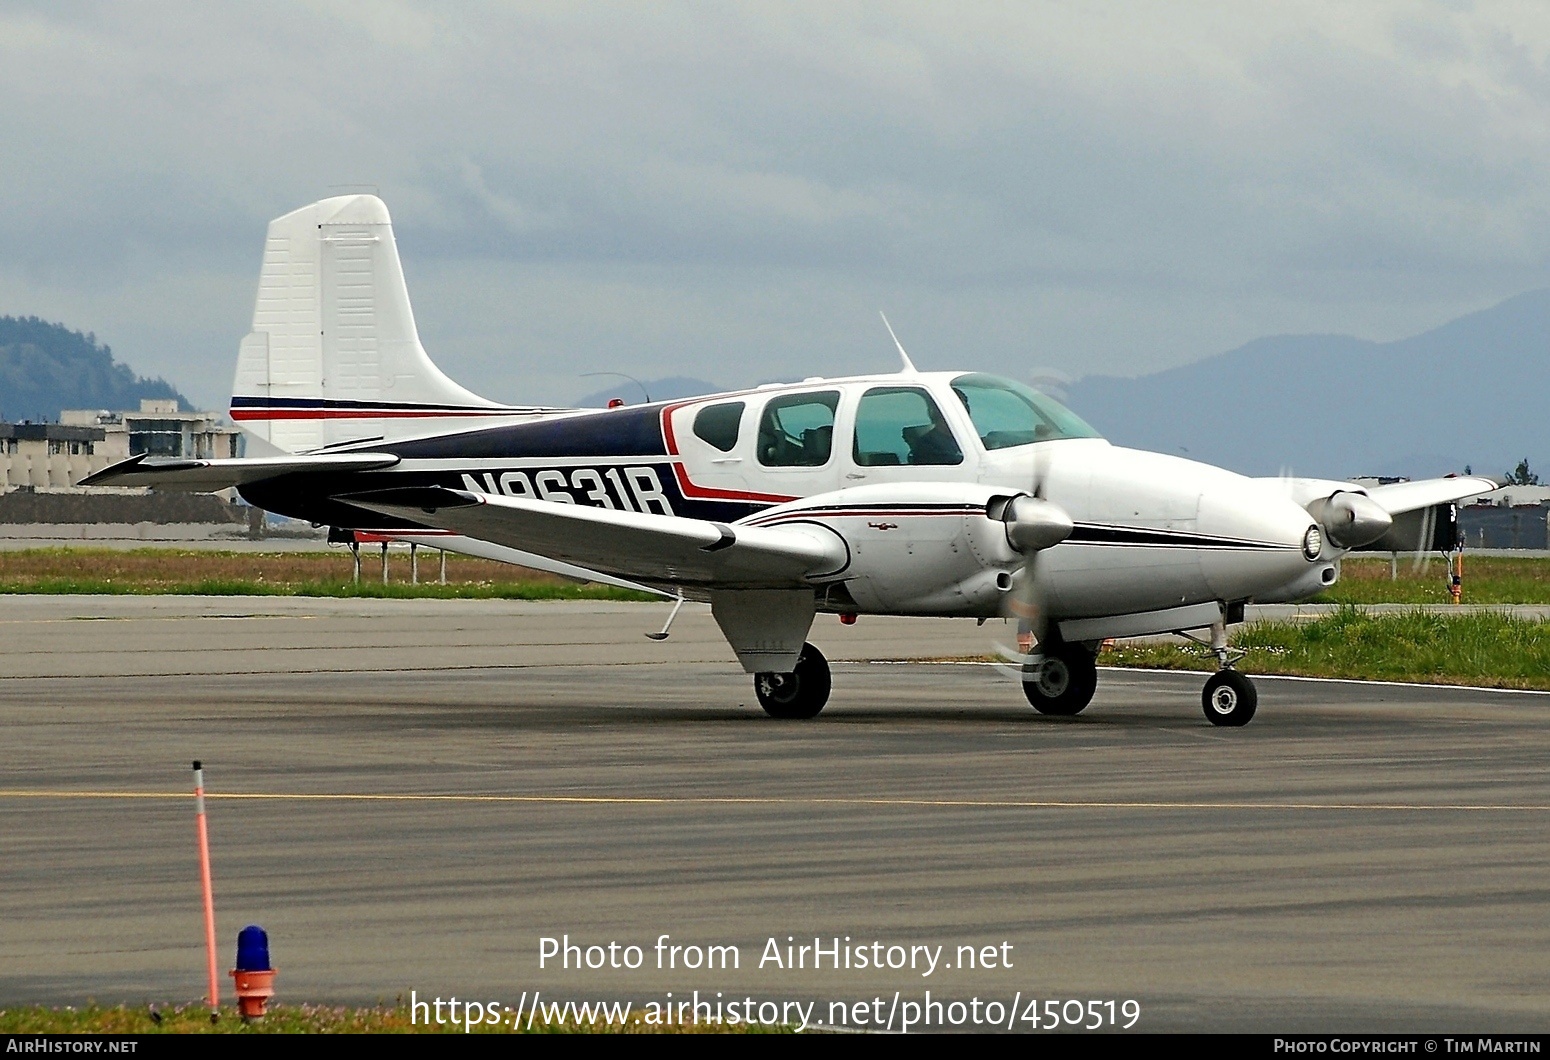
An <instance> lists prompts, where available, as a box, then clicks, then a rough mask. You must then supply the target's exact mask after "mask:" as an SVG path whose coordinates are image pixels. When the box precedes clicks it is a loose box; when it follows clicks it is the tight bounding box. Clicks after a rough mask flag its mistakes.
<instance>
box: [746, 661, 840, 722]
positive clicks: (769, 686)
mask: <svg viewBox="0 0 1550 1060" xmlns="http://www.w3.org/2000/svg"><path fill="white" fill-rule="evenodd" d="M829 687H830V681H829V661H828V660H827V659H825V658H824V657H823V652H821V651H819V650H818V649H817V648H815V647H813V646H812V645H811V644H804V645H802V654H800V655H798V656H797V668H796V669H795V670H793V671H792V672H791V673H789V674H777V673H762V674H754V676H753V691H754V695H756V696H758V697H759V706H761V707H763V708H764V712H765V713H766V714H768V715H769V716H770V717H772V718H816V717H817V716H818V712H819V711H820V710H822V709H823V705H824V704H825V703H827V702H829Z"/></svg>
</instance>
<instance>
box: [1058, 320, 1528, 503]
mask: <svg viewBox="0 0 1550 1060" xmlns="http://www.w3.org/2000/svg"><path fill="white" fill-rule="evenodd" d="M1066 398H1067V401H1068V403H1069V404H1070V405H1071V407H1072V409H1074V410H1075V411H1076V412H1077V413H1078V414H1079V415H1081V416H1082V418H1083V419H1085V420H1087V421H1088V422H1090V423H1091V424H1092V425H1093V426H1094V427H1096V428H1098V430H1100V431H1102V432H1103V434H1104V435H1105V436H1106V437H1108V438H1109V439H1110V440H1111V441H1113V442H1114V443H1116V444H1118V445H1128V446H1134V447H1136V448H1142V449H1155V450H1157V451H1159V452H1164V453H1177V454H1181V455H1184V456H1188V457H1190V458H1191V459H1195V460H1203V461H1206V462H1207V463H1212V464H1220V465H1221V466H1223V467H1229V468H1232V469H1233V470H1235V471H1241V472H1244V473H1246V474H1251V475H1275V474H1279V473H1280V472H1281V471H1282V470H1283V469H1289V470H1290V471H1292V472H1293V473H1295V474H1299V475H1317V476H1331V477H1346V476H1353V475H1380V474H1382V475H1410V476H1413V477H1414V476H1422V475H1436V474H1446V473H1447V472H1450V471H1462V470H1463V469H1464V467H1465V466H1466V465H1470V466H1472V467H1473V469H1474V471H1476V472H1477V473H1480V474H1496V475H1499V474H1502V473H1503V472H1505V471H1507V470H1508V469H1509V468H1512V467H1516V466H1517V463H1518V461H1519V460H1521V459H1522V458H1524V457H1528V459H1529V462H1530V463H1531V464H1532V465H1533V466H1534V467H1536V468H1537V467H1541V466H1550V290H1544V291H1530V292H1528V293H1526V294H1521V295H1518V296H1517V297H1515V298H1509V299H1508V300H1507V301H1505V302H1502V303H1501V304H1500V305H1497V306H1494V307H1492V308H1490V309H1486V310H1482V311H1481V312H1478V313H1471V314H1469V315H1468V316H1464V317H1460V318H1459V319H1457V320H1454V321H1452V322H1450V323H1447V324H1444V325H1442V326H1441V327H1439V328H1436V329H1434V330H1432V331H1428V332H1425V333H1424V334H1421V335H1416V336H1414V337H1413V338H1408V339H1401V340H1399V341H1396V342H1368V341H1366V340H1363V339H1356V338H1351V337H1349V336H1344V335H1286V336H1280V337H1276V338H1264V339H1256V340H1255V341H1253V342H1250V343H1248V344H1247V345H1245V346H1241V347H1239V348H1238V349H1236V350H1232V351H1231V352H1229V353H1223V354H1220V355H1218V356H1215V357H1210V358H1207V359H1206V360H1203V361H1197V362H1196V363H1194V364H1190V365H1185V366H1183V367H1180V368H1173V369H1169V370H1168V371H1165V372H1158V373H1156V374H1155V375H1149V376H1142V377H1140V378H1134V379H1119V378H1113V377H1106V376H1090V377H1088V378H1086V379H1082V380H1079V381H1078V382H1076V383H1074V384H1072V385H1071V386H1070V387H1068V388H1067V393H1066Z"/></svg>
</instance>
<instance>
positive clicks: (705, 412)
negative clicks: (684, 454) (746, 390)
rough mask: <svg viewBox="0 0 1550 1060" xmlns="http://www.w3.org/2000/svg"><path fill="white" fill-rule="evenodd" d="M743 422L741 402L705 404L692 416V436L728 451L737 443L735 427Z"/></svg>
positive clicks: (725, 451)
mask: <svg viewBox="0 0 1550 1060" xmlns="http://www.w3.org/2000/svg"><path fill="white" fill-rule="evenodd" d="M742 422H743V403H742V402H741V401H729V402H727V403H726V404H724V405H707V406H705V407H704V408H702V409H701V410H700V411H699V412H698V413H697V414H696V415H695V417H694V436H695V437H696V438H698V439H700V441H702V442H705V443H706V444H707V445H713V446H715V447H716V448H717V449H720V450H721V451H722V452H723V453H730V452H731V451H732V449H733V447H734V446H736V445H737V429H738V427H739V426H740V425H741V424H742Z"/></svg>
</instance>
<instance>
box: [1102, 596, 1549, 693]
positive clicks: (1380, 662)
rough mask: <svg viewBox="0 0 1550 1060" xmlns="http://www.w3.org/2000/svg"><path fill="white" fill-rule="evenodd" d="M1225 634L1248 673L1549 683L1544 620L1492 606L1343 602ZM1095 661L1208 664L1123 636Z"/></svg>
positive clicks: (1210, 660)
mask: <svg viewBox="0 0 1550 1060" xmlns="http://www.w3.org/2000/svg"><path fill="white" fill-rule="evenodd" d="M1232 644H1233V646H1234V647H1237V648H1242V649H1244V650H1245V651H1246V652H1247V655H1245V656H1244V658H1243V661H1242V662H1240V663H1238V669H1240V670H1242V671H1243V672H1244V673H1248V674H1292V675H1298V676H1302V677H1341V678H1352V679H1356V680H1365V681H1411V682H1417V683H1422V684H1446V685H1475V686H1479V687H1484V688H1532V689H1550V622H1544V621H1537V620H1533V619H1523V618H1517V617H1515V616H1513V615H1508V614H1499V613H1495V612H1474V613H1469V614H1460V615H1448V614H1436V613H1434V612H1423V611H1412V612H1406V613H1400V614H1383V615H1372V614H1367V613H1366V612H1364V611H1362V609H1361V608H1359V607H1353V606H1346V607H1342V608H1340V609H1339V610H1338V611H1335V612H1332V613H1330V614H1328V615H1323V616H1320V617H1318V618H1315V619H1310V620H1307V621H1299V622H1256V623H1252V624H1250V625H1246V626H1242V627H1240V628H1239V629H1238V630H1237V631H1236V632H1235V633H1234V635H1233V637H1232ZM1099 661H1100V662H1102V663H1104V664H1106V665H1113V666H1134V667H1141V668H1147V669H1159V670H1204V671H1211V670H1215V669H1216V661H1215V659H1214V657H1212V656H1210V655H1209V654H1207V653H1202V652H1200V651H1198V650H1191V649H1190V648H1188V647H1181V646H1179V645H1176V644H1172V643H1162V642H1158V643H1149V642H1140V643H1136V642H1131V643H1122V644H1119V645H1116V646H1115V647H1114V648H1113V649H1112V650H1110V651H1107V652H1105V653H1104V654H1103V656H1102V657H1101V658H1100V660H1099Z"/></svg>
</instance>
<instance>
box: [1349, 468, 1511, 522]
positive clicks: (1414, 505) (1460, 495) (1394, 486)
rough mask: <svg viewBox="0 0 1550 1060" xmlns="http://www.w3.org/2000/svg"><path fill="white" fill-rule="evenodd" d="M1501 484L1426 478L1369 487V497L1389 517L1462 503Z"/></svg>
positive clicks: (1477, 479) (1466, 477)
mask: <svg viewBox="0 0 1550 1060" xmlns="http://www.w3.org/2000/svg"><path fill="white" fill-rule="evenodd" d="M1500 488H1501V483H1500V482H1498V481H1497V480H1496V479H1494V478H1486V477H1485V476H1484V475H1458V476H1455V477H1452V478H1423V479H1418V480H1417V481H1415V482H1394V483H1390V484H1389V485H1387V486H1369V487H1368V488H1367V491H1366V492H1367V496H1368V497H1370V498H1371V499H1372V500H1373V501H1374V502H1375V503H1376V504H1377V505H1378V506H1379V507H1380V508H1382V509H1383V510H1384V511H1386V512H1388V513H1389V514H1390V515H1401V514H1403V513H1405V512H1413V511H1415V510H1416V509H1418V508H1430V507H1432V506H1433V505H1436V504H1447V503H1448V502H1449V501H1461V500H1463V499H1464V498H1465V497H1473V496H1475V495H1476V494H1480V493H1490V492H1491V491H1492V490H1494V489H1500Z"/></svg>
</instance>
